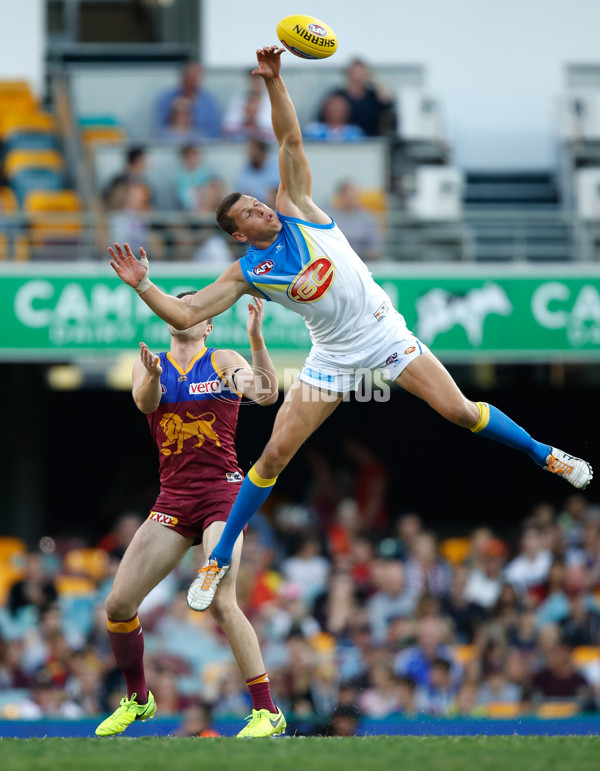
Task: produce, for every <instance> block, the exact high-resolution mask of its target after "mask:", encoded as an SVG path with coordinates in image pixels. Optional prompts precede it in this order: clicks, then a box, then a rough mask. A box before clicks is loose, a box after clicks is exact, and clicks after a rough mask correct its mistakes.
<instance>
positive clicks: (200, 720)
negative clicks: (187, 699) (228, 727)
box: [177, 699, 220, 738]
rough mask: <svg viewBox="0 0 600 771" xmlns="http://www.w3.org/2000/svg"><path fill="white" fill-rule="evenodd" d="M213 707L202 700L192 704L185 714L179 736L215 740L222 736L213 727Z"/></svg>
mask: <svg viewBox="0 0 600 771" xmlns="http://www.w3.org/2000/svg"><path fill="white" fill-rule="evenodd" d="M211 723H212V707H211V705H210V704H208V703H207V702H205V701H203V700H202V699H197V700H196V701H194V702H192V703H191V704H190V705H189V707H187V709H186V710H185V711H184V713H183V723H182V724H181V726H180V727H179V728H178V729H177V736H189V737H199V738H214V737H215V736H219V735H220V734H219V733H218V732H217V731H215V730H214V728H212V727H211Z"/></svg>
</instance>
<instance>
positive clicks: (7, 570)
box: [0, 564, 24, 606]
mask: <svg viewBox="0 0 600 771" xmlns="http://www.w3.org/2000/svg"><path fill="white" fill-rule="evenodd" d="M23 575H24V571H23V569H22V568H19V567H14V566H12V565H10V564H0V606H2V605H5V604H6V601H7V600H8V594H9V592H10V589H11V587H12V585H13V584H14V583H16V582H17V581H20V580H21V579H22V578H23Z"/></svg>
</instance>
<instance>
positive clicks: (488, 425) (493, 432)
mask: <svg viewBox="0 0 600 771" xmlns="http://www.w3.org/2000/svg"><path fill="white" fill-rule="evenodd" d="M477 406H478V407H479V420H478V421H477V423H476V425H475V426H473V428H472V429H471V431H473V433H475V434H481V436H486V437H487V438H488V439H493V440H494V441H495V442H500V443H501V444H506V445H508V447H513V448H514V449H515V450H521V451H522V452H525V453H527V455H529V457H530V458H531V460H533V461H535V462H536V463H537V464H538V465H539V466H545V465H546V458H547V457H548V455H550V452H551V448H550V445H548V444H542V442H536V440H535V439H532V437H531V436H530V435H529V434H528V433H527V431H525V429H524V428H521V426H518V425H517V424H516V423H515V422H514V420H511V419H510V418H509V417H508V415H505V414H504V413H503V412H500V410H498V409H496V407H494V406H493V404H486V403H485V402H477Z"/></svg>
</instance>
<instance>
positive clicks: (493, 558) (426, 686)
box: [0, 442, 600, 735]
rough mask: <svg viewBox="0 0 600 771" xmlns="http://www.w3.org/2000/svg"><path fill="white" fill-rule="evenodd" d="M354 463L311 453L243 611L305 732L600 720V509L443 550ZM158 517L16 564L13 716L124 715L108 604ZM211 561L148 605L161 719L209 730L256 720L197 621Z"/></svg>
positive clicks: (366, 459)
mask: <svg viewBox="0 0 600 771" xmlns="http://www.w3.org/2000/svg"><path fill="white" fill-rule="evenodd" d="M346 449H347V453H348V455H349V456H350V457H352V458H353V461H354V464H355V469H354V474H353V475H352V476H350V475H348V477H347V479H346V480H344V479H340V478H339V477H338V476H337V474H336V473H334V471H333V470H332V468H331V466H330V465H329V463H328V461H327V459H326V458H325V457H323V456H322V455H321V454H320V453H319V452H318V451H317V450H316V449H313V450H310V451H308V452H307V456H308V458H309V462H310V464H311V468H312V471H313V474H312V483H311V486H310V488H309V494H308V497H307V500H306V501H305V502H304V503H303V504H294V505H292V504H281V503H280V504H279V505H277V504H275V505H274V506H273V508H272V509H271V510H269V511H265V512H260V513H259V514H258V515H257V516H256V517H255V518H254V520H253V522H252V523H251V527H250V530H249V532H248V535H247V537H246V541H245V546H244V556H243V564H242V567H241V570H240V576H239V580H238V594H239V599H240V604H241V606H242V607H243V608H244V610H245V612H246V613H247V614H248V616H249V618H250V619H251V621H252V623H253V624H254V626H255V628H256V630H257V632H258V634H259V638H260V640H261V645H262V648H263V653H264V657H265V661H266V664H267V667H268V671H269V675H270V680H271V687H272V691H273V694H274V700H275V703H276V704H277V705H278V706H280V707H281V708H282V710H283V711H284V712H285V713H287V715H288V716H289V717H290V718H292V721H291V722H292V726H291V727H292V729H294V728H295V729H297V730H300V731H301V732H302V731H312V730H318V731H321V732H329V733H332V734H335V735H345V734H352V733H353V732H354V730H355V729H356V726H357V724H358V721H359V720H360V718H361V717H362V716H365V717H369V718H374V719H383V718H388V717H390V716H394V715H416V714H427V715H432V716H453V715H471V716H479V715H481V716H483V715H489V716H506V717H508V716H513V715H517V714H523V713H527V714H532V713H534V714H538V715H547V716H550V715H552V716H557V717H560V716H568V715H572V714H575V713H578V712H583V711H596V710H598V709H600V655H599V653H600V647H599V646H600V604H599V601H598V600H599V596H600V507H599V506H596V505H593V504H590V503H589V502H588V501H587V499H586V498H585V497H584V496H583V495H581V494H573V495H570V496H569V497H568V498H567V499H566V500H565V502H564V505H563V507H562V509H561V510H560V511H556V510H555V509H554V508H553V507H552V506H551V505H550V504H547V503H540V504H539V505H537V506H535V507H534V509H533V510H532V511H531V512H530V514H529V516H528V517H527V518H526V519H525V520H524V521H523V522H522V523H521V527H520V532H519V535H518V537H516V538H514V539H513V537H512V535H510V534H502V535H503V536H506V537H503V538H500V537H499V536H498V534H496V533H493V532H492V531H491V530H489V529H488V528H487V527H485V526H482V527H478V528H476V529H475V530H473V531H472V532H471V533H470V535H469V536H468V537H465V538H463V537H451V538H445V539H444V540H442V541H438V539H437V538H436V535H435V533H434V532H432V531H431V530H428V529H426V528H425V526H424V523H423V522H422V520H421V517H420V516H419V515H418V514H417V513H413V512H408V513H403V514H401V515H399V516H397V517H396V518H395V519H394V518H393V517H392V516H391V515H390V509H389V508H388V477H387V471H386V468H385V467H384V466H383V464H381V463H380V462H379V460H378V459H377V458H376V457H375V456H374V455H373V454H372V453H371V452H370V451H369V450H368V449H367V448H366V447H365V446H363V445H361V444H359V443H358V442H356V443H354V444H352V443H350V444H349V445H348V447H347V448H346ZM349 480H353V481H352V482H349ZM348 493H350V494H348ZM141 521H142V519H141V517H140V516H139V515H138V514H134V513H125V514H123V515H122V516H121V517H120V518H119V520H118V521H117V523H116V524H115V527H114V530H113V532H111V533H109V534H108V535H106V536H105V537H103V538H102V539H101V540H100V541H99V542H98V543H97V544H96V545H95V546H94V548H93V549H89V548H88V549H83V550H81V549H75V550H73V549H72V548H71V550H70V551H67V552H66V553H64V550H65V549H66V548H68V547H69V546H71V547H72V546H73V543H72V542H69V541H65V544H64V548H63V545H62V541H61V539H56V542H54V541H52V539H50V538H46V539H45V540H43V542H42V543H41V547H42V548H41V549H40V550H38V551H35V552H30V553H29V554H27V555H16V556H14V557H13V563H15V562H16V563H17V564H20V565H21V568H22V575H21V576H20V577H19V578H18V580H17V581H15V582H14V583H13V585H12V586H11V587H7V589H8V591H7V595H6V598H5V605H4V607H3V608H1V609H0V717H2V718H4V719H6V718H14V719H35V718H39V717H54V716H60V717H67V718H78V717H83V716H86V715H92V714H94V715H95V714H99V713H105V712H108V711H111V710H113V709H115V708H116V706H117V705H118V702H119V699H120V698H121V697H122V695H123V693H124V683H123V681H122V676H121V673H120V671H119V670H118V669H116V667H115V664H114V659H113V656H112V652H111V649H110V645H109V641H108V636H107V633H106V617H105V612H104V607H103V601H104V599H105V597H106V595H107V593H108V591H109V589H110V587H111V584H112V579H113V576H114V574H115V572H116V569H117V567H118V564H119V561H120V559H121V556H122V554H123V552H124V549H125V548H126V546H127V544H128V543H129V541H130V539H131V537H132V536H133V533H134V532H135V529H136V528H137V527H138V525H139V524H140V522H141ZM444 535H447V533H446V532H445V533H444ZM513 540H514V542H513ZM76 545H77V544H76ZM79 546H81V544H79ZM196 551H199V550H197V549H193V550H190V552H189V553H188V556H187V557H186V559H185V560H184V562H183V563H182V564H181V565H180V567H179V568H178V569H177V571H175V572H174V573H173V574H172V575H170V576H168V577H167V578H166V579H165V580H164V581H163V582H162V583H161V584H159V585H158V586H157V587H156V588H155V589H154V590H153V591H152V592H151V594H150V595H149V596H148V597H147V599H146V600H145V601H144V602H143V604H142V606H141V608H140V618H141V621H142V624H143V627H144V635H145V641H146V660H145V665H146V671H147V677H148V683H149V686H150V688H151V689H152V691H153V693H154V694H155V697H156V700H157V703H158V705H159V710H160V714H161V715H169V714H171V715H176V714H179V713H182V712H183V713H184V715H185V719H184V722H183V724H182V729H181V730H182V732H183V733H192V734H198V733H200V732H202V731H203V730H206V729H207V728H208V726H209V724H210V713H211V712H212V714H213V715H217V716H219V715H220V716H225V715H228V716H229V715H231V716H239V717H240V718H243V717H244V716H245V715H246V714H247V713H248V712H249V710H250V703H249V698H248V692H247V689H246V687H245V684H244V681H243V679H242V677H241V675H240V673H239V670H238V668H237V665H236V663H235V661H234V660H233V657H232V654H231V652H230V650H229V648H228V646H227V644H226V640H225V638H224V636H223V635H222V633H221V631H220V629H219V628H218V627H217V626H216V624H215V622H214V621H213V619H212V617H211V616H210V614H208V613H206V614H199V613H194V612H193V611H191V610H189V609H188V607H187V604H186V590H187V587H188V584H189V582H190V579H191V578H192V577H193V575H194V573H195V570H196V569H197V567H198V565H199V564H201V562H202V555H201V554H198V555H195V554H194V552H196ZM86 555H87V559H83V557H84V556H86ZM77 557H79V559H77ZM315 721H316V725H317V728H316V729H315V728H314V724H315ZM307 726H308V727H307Z"/></svg>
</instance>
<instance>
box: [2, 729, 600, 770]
mask: <svg viewBox="0 0 600 771" xmlns="http://www.w3.org/2000/svg"><path fill="white" fill-rule="evenodd" d="M249 768H252V769H256V770H257V771H282V769H283V770H285V769H299V770H300V769H302V771H305V770H306V771H312V770H313V769H317V770H320V769H327V770H328V771H338V769H339V771H342V770H343V771H349V770H350V769H367V770H368V771H380V770H381V769H394V770H395V771H400V769H402V770H404V769H406V771H412V769H415V771H417V770H418V771H429V770H430V769H436V771H437V769H439V771H459V770H460V771H471V769H473V771H502V770H503V769H509V771H520V770H521V769H523V771H525V770H527V771H547V770H548V769H552V771H560V770H562V769H565V770H567V769H568V770H569V771H571V770H572V771H588V769H589V771H591V770H592V769H594V771H596V770H597V769H598V768H600V737H581V736H576V737H550V738H546V737H527V736H495V737H483V736H482V737H478V736H475V737H458V738H450V737H448V738H446V737H423V738H420V737H419V738H415V737H400V736H380V737H367V738H352V739H319V738H286V739H276V740H268V739H267V740H249V741H237V740H236V739H177V738H150V737H148V738H139V739H126V738H115V739H108V740H107V739H0V769H2V771H29V770H30V769H31V770H32V771H33V769H35V771H59V770H60V771H88V769H89V771H113V769H115V770H116V771H121V769H127V771H131V769H136V771H145V770H147V771H163V769H164V770H165V771H167V770H168V771H188V769H189V771H192V769H193V771H200V770H201V769H206V771H221V770H222V769H240V771H242V770H244V771H245V769H249Z"/></svg>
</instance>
